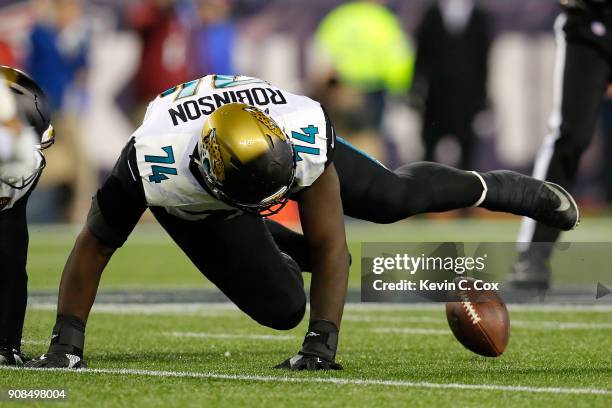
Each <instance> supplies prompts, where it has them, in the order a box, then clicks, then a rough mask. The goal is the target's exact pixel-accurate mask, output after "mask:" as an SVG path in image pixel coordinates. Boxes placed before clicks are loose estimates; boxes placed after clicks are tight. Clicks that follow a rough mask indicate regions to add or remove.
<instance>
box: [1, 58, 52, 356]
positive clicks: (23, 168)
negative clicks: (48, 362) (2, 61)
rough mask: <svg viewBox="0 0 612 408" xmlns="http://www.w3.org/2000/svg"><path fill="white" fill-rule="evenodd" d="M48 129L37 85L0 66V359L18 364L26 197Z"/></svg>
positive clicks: (39, 165)
mask: <svg viewBox="0 0 612 408" xmlns="http://www.w3.org/2000/svg"><path fill="white" fill-rule="evenodd" d="M53 137H54V131H53V127H51V124H50V121H49V110H48V106H47V102H46V98H45V95H44V93H43V91H42V90H41V89H40V88H39V87H38V85H37V84H36V83H35V82H34V81H33V80H32V79H31V78H30V77H28V76H27V75H26V74H24V73H23V72H21V71H18V70H16V69H13V68H9V67H4V66H0V365H22V364H23V363H24V361H26V358H25V356H24V355H23V354H22V353H21V333H22V330H23V319H24V317H25V310H26V303H27V282H28V276H27V274H26V258H27V252H28V228H27V221H26V205H27V201H28V197H29V195H30V193H31V192H32V190H33V189H34V186H35V185H36V182H37V181H38V178H39V177H40V174H41V172H42V170H43V168H44V167H45V158H44V156H43V153H42V149H45V148H47V147H49V146H50V145H51V144H52V143H53Z"/></svg>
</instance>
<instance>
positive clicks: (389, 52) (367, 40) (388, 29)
mask: <svg viewBox="0 0 612 408" xmlns="http://www.w3.org/2000/svg"><path fill="white" fill-rule="evenodd" d="M385 3H386V2H385V1H380V0H379V1H374V0H372V1H354V2H349V3H346V4H342V5H340V6H338V7H337V8H335V9H334V10H332V11H331V12H330V13H329V14H328V15H327V16H326V17H325V18H324V19H323V20H322V21H321V24H320V25H319V27H318V29H317V33H316V40H317V43H318V46H319V47H320V49H321V50H322V51H323V53H324V54H325V56H326V57H327V58H328V59H329V63H330V65H331V68H332V72H331V73H328V75H326V76H324V78H323V81H322V83H323V84H324V85H325V84H328V85H330V86H329V87H328V88H327V91H328V92H329V93H330V95H329V98H325V96H322V97H323V99H331V100H334V99H335V100H336V101H343V102H346V104H345V105H344V106H342V105H336V106H334V104H330V106H329V108H330V111H331V113H330V114H331V116H332V117H334V118H335V114H334V112H333V111H334V109H335V108H336V107H338V108H339V110H340V111H342V113H341V114H340V113H339V114H338V115H337V116H338V117H339V119H338V120H340V123H339V125H340V128H341V129H342V127H343V123H342V118H343V117H344V118H350V119H352V123H350V122H349V123H345V124H346V128H347V129H348V130H352V129H351V128H353V127H355V126H357V127H361V129H362V130H364V129H365V130H369V131H370V132H374V133H381V131H382V119H383V112H384V102H385V95H386V94H387V93H388V92H391V93H395V94H399V93H401V92H403V91H405V90H406V89H407V87H408V86H409V84H410V80H411V78H412V67H413V52H412V49H411V47H410V44H409V42H408V39H407V36H406V34H405V33H404V31H403V29H402V27H401V24H400V22H399V20H398V18H397V17H396V16H395V14H393V12H391V11H390V10H389V9H387V8H386V7H385V6H384V4H385ZM347 87H348V88H352V89H347ZM338 93H339V95H338ZM334 94H336V95H334ZM347 136H348V135H347ZM351 136H353V137H354V136H355V134H354V133H352V134H351ZM353 141H354V142H355V140H353ZM386 141H387V142H388V140H386ZM368 150H371V149H368ZM394 150H395V149H393V148H387V152H386V153H387V155H386V156H387V160H389V159H390V157H389V156H390V155H391V154H392V153H393V151H394ZM370 153H374V154H377V153H376V152H372V151H370Z"/></svg>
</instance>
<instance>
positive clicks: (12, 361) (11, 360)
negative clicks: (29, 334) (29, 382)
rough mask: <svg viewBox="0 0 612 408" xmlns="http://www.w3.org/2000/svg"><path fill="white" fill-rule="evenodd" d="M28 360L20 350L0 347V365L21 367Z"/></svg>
mask: <svg viewBox="0 0 612 408" xmlns="http://www.w3.org/2000/svg"><path fill="white" fill-rule="evenodd" d="M28 361H30V359H29V358H28V357H26V356H25V355H24V354H23V353H22V352H21V351H19V350H15V349H0V366H17V367H21V366H23V365H24V364H25V363H27V362H28Z"/></svg>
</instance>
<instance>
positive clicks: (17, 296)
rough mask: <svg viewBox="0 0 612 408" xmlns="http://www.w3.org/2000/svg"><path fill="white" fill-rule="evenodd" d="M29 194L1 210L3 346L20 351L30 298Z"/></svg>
mask: <svg viewBox="0 0 612 408" xmlns="http://www.w3.org/2000/svg"><path fill="white" fill-rule="evenodd" d="M26 203H27V197H24V198H22V199H21V200H19V201H18V202H17V203H15V206H13V208H11V209H9V210H4V211H0V349H2V348H10V349H13V348H14V349H17V350H20V348H21V333H22V330H23V321H24V318H25V312H26V305H27V300H28V289H27V286H28V275H27V273H26V261H27V253H28V227H27V222H26Z"/></svg>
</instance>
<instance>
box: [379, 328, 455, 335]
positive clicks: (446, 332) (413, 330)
mask: <svg viewBox="0 0 612 408" xmlns="http://www.w3.org/2000/svg"><path fill="white" fill-rule="evenodd" d="M369 331H370V332H372V333H399V334H427V335H429V334H442V335H449V334H451V331H450V330H448V329H421V328H418V327H377V328H375V329H370V330H369Z"/></svg>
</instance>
